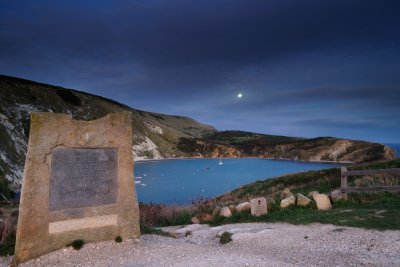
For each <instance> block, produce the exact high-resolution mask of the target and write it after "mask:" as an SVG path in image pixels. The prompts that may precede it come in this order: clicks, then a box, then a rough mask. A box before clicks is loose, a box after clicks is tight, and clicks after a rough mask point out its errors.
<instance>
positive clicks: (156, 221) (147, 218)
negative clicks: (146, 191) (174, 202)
mask: <svg viewBox="0 0 400 267" xmlns="http://www.w3.org/2000/svg"><path fill="white" fill-rule="evenodd" d="M139 210H140V227H141V229H142V228H143V229H146V228H154V227H159V226H170V225H182V224H189V223H190V219H191V217H192V211H191V209H190V208H185V207H170V206H166V205H161V204H153V203H150V204H143V203H140V204H139ZM142 231H143V230H142Z"/></svg>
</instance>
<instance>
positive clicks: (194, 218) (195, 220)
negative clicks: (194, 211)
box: [190, 216, 200, 224]
mask: <svg viewBox="0 0 400 267" xmlns="http://www.w3.org/2000/svg"><path fill="white" fill-rule="evenodd" d="M190 220H191V221H192V223H194V224H199V223H200V220H199V219H197V217H196V216H194V217H192V219H190Z"/></svg>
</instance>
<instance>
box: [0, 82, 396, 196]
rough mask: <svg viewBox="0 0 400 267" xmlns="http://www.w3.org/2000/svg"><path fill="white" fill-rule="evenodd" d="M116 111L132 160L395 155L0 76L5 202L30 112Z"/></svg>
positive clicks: (84, 115)
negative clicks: (128, 119)
mask: <svg viewBox="0 0 400 267" xmlns="http://www.w3.org/2000/svg"><path fill="white" fill-rule="evenodd" d="M119 111H129V112H130V113H131V115H132V128H133V136H132V138H133V147H132V151H133V156H134V158H135V159H136V160H138V159H158V158H176V157H221V156H225V157H263V158H279V159H281V158H284V159H294V160H304V161H313V160H314V161H320V160H329V161H352V162H369V161H375V160H382V159H392V158H394V151H393V150H391V149H390V148H388V147H387V146H384V145H381V144H372V143H368V142H362V141H354V140H346V139H337V138H332V137H324V138H314V139H305V138H295V137H286V136H274V135H265V134H257V133H250V132H243V131H222V132H218V131H217V130H216V129H215V128H214V127H212V126H209V125H205V124H202V123H199V122H197V121H195V120H193V119H191V118H188V117H184V116H172V115H165V114H158V113H154V112H147V111H142V110H137V109H134V108H131V107H128V106H126V105H123V104H121V103H118V102H116V101H113V100H110V99H106V98H104V97H101V96H96V95H92V94H88V93H84V92H80V91H76V90H72V89H65V88H61V87H58V86H53V85H48V84H43V83H38V82H33V81H28V80H24V79H19V78H14V77H8V76H1V75H0V192H1V193H2V194H3V195H4V197H5V198H9V197H10V196H11V194H12V191H16V190H18V188H19V187H20V185H21V180H22V174H23V166H24V162H25V154H26V149H27V141H28V137H29V127H30V121H29V119H30V113H31V112H56V113H65V114H69V115H71V117H73V118H75V119H78V120H94V119H98V118H101V117H103V116H105V115H107V114H109V113H112V112H119ZM2 198H3V196H1V195H0V200H2Z"/></svg>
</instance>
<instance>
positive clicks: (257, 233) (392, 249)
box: [0, 223, 400, 267]
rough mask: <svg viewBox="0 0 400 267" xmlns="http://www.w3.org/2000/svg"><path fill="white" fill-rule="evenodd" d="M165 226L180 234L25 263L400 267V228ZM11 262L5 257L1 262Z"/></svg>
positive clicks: (96, 245) (87, 248) (59, 253)
mask: <svg viewBox="0 0 400 267" xmlns="http://www.w3.org/2000/svg"><path fill="white" fill-rule="evenodd" d="M163 229H164V230H165V231H169V232H173V233H175V235H176V236H177V238H169V237H163V236H157V235H142V236H141V237H140V239H138V240H126V241H124V242H122V243H115V242H114V241H108V242H99V243H93V244H86V245H85V246H84V247H83V248H82V249H81V250H79V251H76V250H73V249H72V248H65V249H62V250H59V251H55V252H53V253H50V254H47V255H44V256H42V257H40V258H38V259H35V260H32V261H29V262H26V263H24V264H21V266H38V267H39V266H400V231H375V230H365V229H359V228H351V227H337V226H334V225H322V224H312V225H306V226H304V225H300V226H296V225H290V224H283V223H274V224H265V223H244V224H231V225H223V226H218V227H209V226H208V225H196V224H194V225H189V226H186V227H185V226H181V227H179V226H177V227H167V228H163ZM225 231H228V232H230V233H233V236H232V239H233V241H232V242H230V243H228V244H225V245H223V244H220V242H219V238H218V237H217V235H221V234H222V233H223V232H225ZM10 261H11V258H10V257H8V258H1V259H0V265H2V266H7V265H8V264H9V262H10Z"/></svg>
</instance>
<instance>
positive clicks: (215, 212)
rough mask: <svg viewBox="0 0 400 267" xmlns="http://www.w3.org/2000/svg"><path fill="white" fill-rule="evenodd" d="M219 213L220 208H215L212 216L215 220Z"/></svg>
mask: <svg viewBox="0 0 400 267" xmlns="http://www.w3.org/2000/svg"><path fill="white" fill-rule="evenodd" d="M220 211H221V207H220V206H216V207H215V208H214V209H213V212H212V216H213V217H214V218H215V217H216V216H217V215H218V214H219V212H220Z"/></svg>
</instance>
